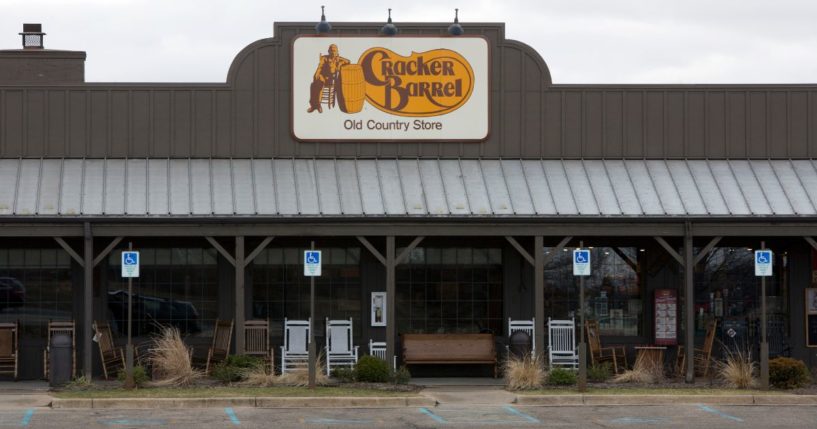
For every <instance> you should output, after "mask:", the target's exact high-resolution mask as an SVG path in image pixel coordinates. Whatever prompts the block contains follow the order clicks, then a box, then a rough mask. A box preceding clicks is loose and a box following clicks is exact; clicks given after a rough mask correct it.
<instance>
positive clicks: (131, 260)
mask: <svg viewBox="0 0 817 429" xmlns="http://www.w3.org/2000/svg"><path fill="white" fill-rule="evenodd" d="M122 277H125V278H127V277H139V252H135V251H129V252H122Z"/></svg>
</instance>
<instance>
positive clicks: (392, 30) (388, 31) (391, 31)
mask: <svg viewBox="0 0 817 429" xmlns="http://www.w3.org/2000/svg"><path fill="white" fill-rule="evenodd" d="M397 31H398V30H397V26H396V25H394V24H392V22H391V8H389V20H388V21H386V25H384V26H383V28H381V29H380V32H381V33H383V34H385V35H386V36H394V35H395V34H397Z"/></svg>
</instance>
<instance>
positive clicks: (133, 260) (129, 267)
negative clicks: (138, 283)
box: [122, 243, 139, 389]
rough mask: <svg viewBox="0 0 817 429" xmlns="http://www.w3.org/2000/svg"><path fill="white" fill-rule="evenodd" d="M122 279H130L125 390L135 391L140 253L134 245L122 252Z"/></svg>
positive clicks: (129, 245)
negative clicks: (135, 318)
mask: <svg viewBox="0 0 817 429" xmlns="http://www.w3.org/2000/svg"><path fill="white" fill-rule="evenodd" d="M122 277H127V279H128V344H127V346H126V347H125V388H126V389H133V388H135V387H136V383H135V382H134V380H133V336H132V333H133V278H134V277H139V252H134V251H133V243H128V251H127V252H122Z"/></svg>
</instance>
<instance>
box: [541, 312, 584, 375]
mask: <svg viewBox="0 0 817 429" xmlns="http://www.w3.org/2000/svg"><path fill="white" fill-rule="evenodd" d="M548 361H549V362H550V367H551V368H553V367H554V366H566V367H570V368H578V367H579V355H578V353H577V350H576V322H575V321H574V320H573V319H570V320H551V319H550V318H549V317H548Z"/></svg>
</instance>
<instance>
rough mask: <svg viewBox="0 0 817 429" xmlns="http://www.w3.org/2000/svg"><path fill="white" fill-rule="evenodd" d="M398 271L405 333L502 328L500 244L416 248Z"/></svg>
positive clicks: (400, 325)
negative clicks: (477, 246) (489, 247)
mask: <svg viewBox="0 0 817 429" xmlns="http://www.w3.org/2000/svg"><path fill="white" fill-rule="evenodd" d="M402 250H403V249H398V250H397V253H398V254H399V253H400V252H402ZM396 276H397V279H396V280H397V325H398V331H399V332H400V333H448V332H463V333H465V332H481V331H483V332H484V331H490V332H493V333H494V334H497V335H500V334H501V333H502V332H503V331H502V329H503V326H504V324H503V322H502V320H503V308H502V304H503V292H502V250H501V249H485V248H415V249H414V250H412V252H411V254H410V256H409V259H408V263H406V264H404V265H398V266H397V272H396Z"/></svg>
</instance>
